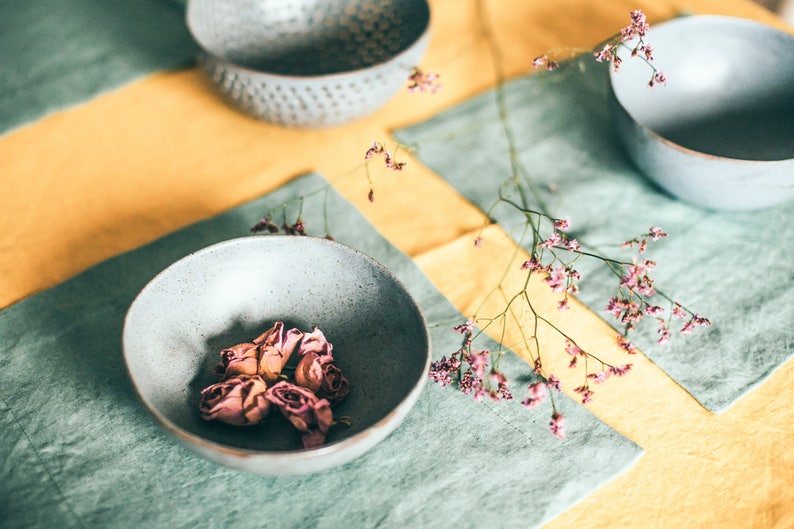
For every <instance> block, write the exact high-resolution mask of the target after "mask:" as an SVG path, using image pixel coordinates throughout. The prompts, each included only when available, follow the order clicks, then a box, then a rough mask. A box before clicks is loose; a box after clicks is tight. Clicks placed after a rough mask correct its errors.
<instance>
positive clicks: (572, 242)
mask: <svg viewBox="0 0 794 529" xmlns="http://www.w3.org/2000/svg"><path fill="white" fill-rule="evenodd" d="M562 245H563V246H565V247H566V248H568V250H570V251H572V252H578V251H579V250H581V249H582V246H581V245H580V244H579V241H577V240H576V239H568V238H565V239H563V242H562Z"/></svg>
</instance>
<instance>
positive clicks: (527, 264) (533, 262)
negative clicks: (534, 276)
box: [521, 257, 543, 272]
mask: <svg viewBox="0 0 794 529" xmlns="http://www.w3.org/2000/svg"><path fill="white" fill-rule="evenodd" d="M521 270H531V271H532V272H538V271H540V270H543V266H542V265H541V264H540V261H538V259H537V258H536V257H530V258H529V259H528V260H526V261H524V262H523V263H522V264H521Z"/></svg>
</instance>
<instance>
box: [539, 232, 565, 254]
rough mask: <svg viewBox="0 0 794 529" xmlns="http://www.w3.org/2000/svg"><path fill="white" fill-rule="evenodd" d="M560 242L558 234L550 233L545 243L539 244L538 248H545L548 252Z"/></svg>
mask: <svg viewBox="0 0 794 529" xmlns="http://www.w3.org/2000/svg"><path fill="white" fill-rule="evenodd" d="M561 240H562V238H561V237H560V234H559V233H556V232H555V233H552V234H551V235H550V236H549V238H548V239H546V240H545V241H543V242H542V243H540V247H541V248H547V249H549V250H550V249H552V248H554V247H555V246H557V245H558V244H560V241H561Z"/></svg>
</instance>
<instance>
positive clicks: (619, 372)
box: [609, 364, 633, 377]
mask: <svg viewBox="0 0 794 529" xmlns="http://www.w3.org/2000/svg"><path fill="white" fill-rule="evenodd" d="M632 367H633V364H625V365H622V366H609V372H610V373H612V374H613V375H615V376H616V377H622V376H625V375H628V374H629V371H631V368H632Z"/></svg>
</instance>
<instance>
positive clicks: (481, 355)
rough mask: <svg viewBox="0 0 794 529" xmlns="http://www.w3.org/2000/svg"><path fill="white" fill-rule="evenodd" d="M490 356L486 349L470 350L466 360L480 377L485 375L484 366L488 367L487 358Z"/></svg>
mask: <svg viewBox="0 0 794 529" xmlns="http://www.w3.org/2000/svg"><path fill="white" fill-rule="evenodd" d="M490 356H491V352H490V351H488V350H487V349H484V350H482V351H479V352H477V351H472V352H471V354H470V355H469V357H468V359H467V361H468V363H469V365H470V366H471V367H472V369H473V370H474V373H475V374H476V375H477V378H480V379H482V378H484V377H485V368H486V367H488V359H489V358H490Z"/></svg>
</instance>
